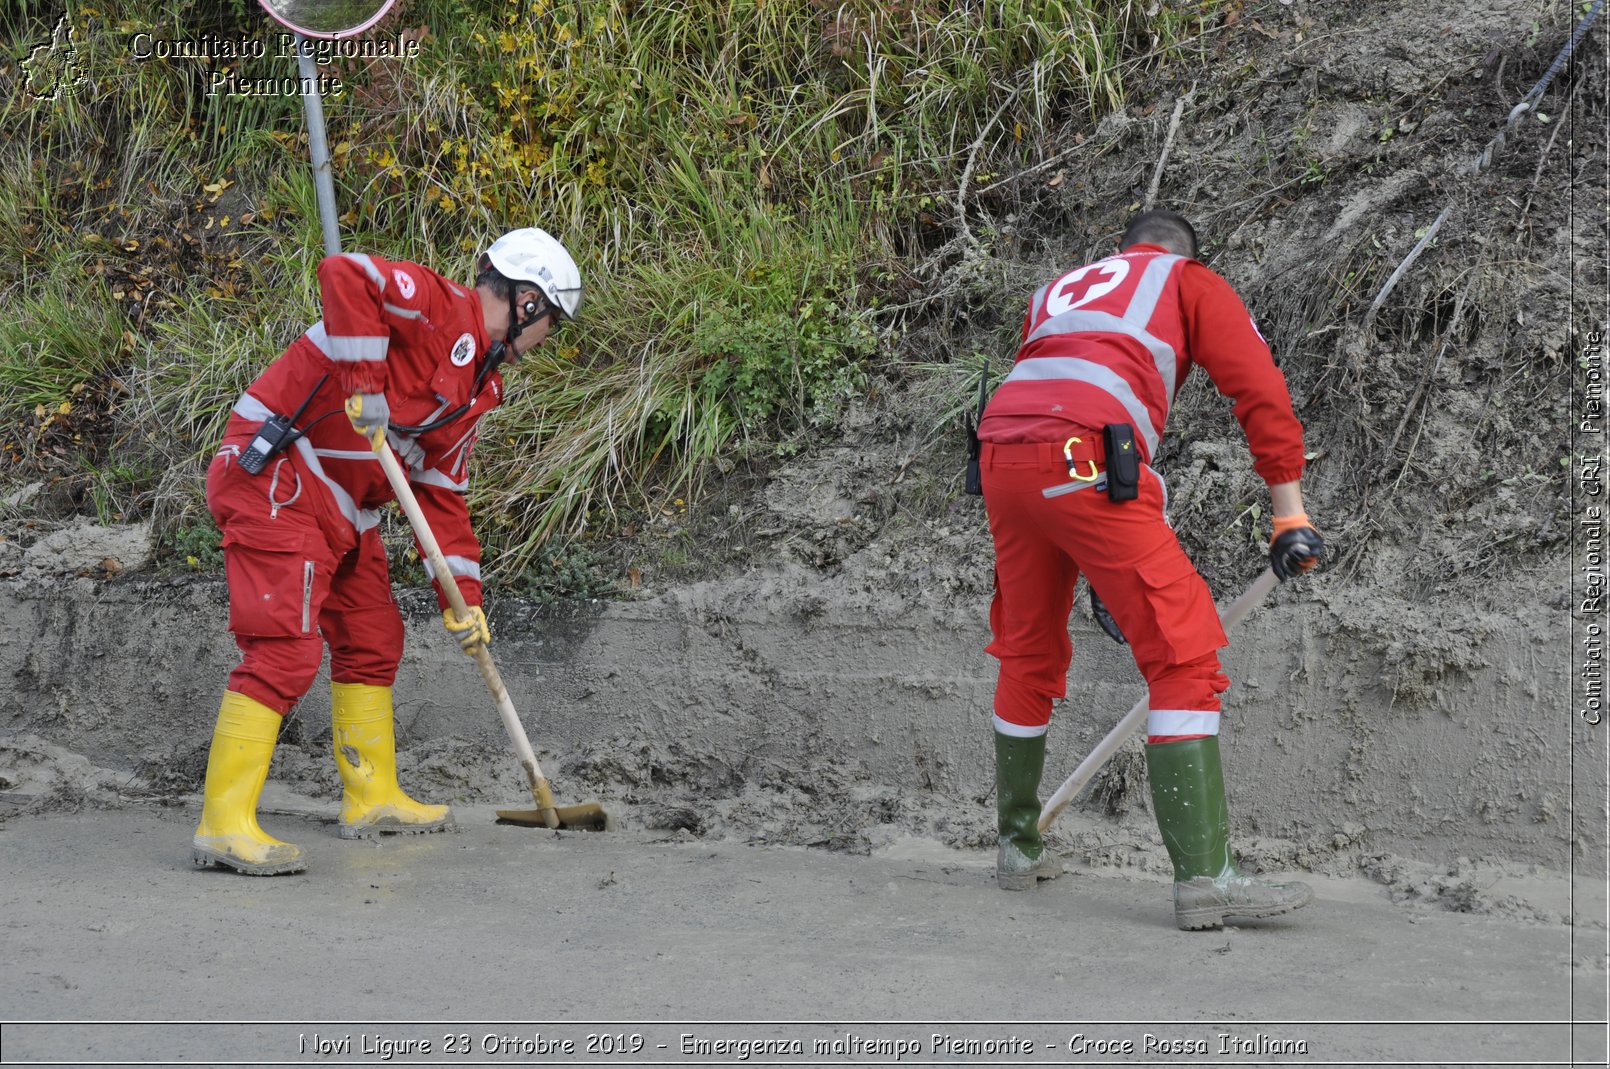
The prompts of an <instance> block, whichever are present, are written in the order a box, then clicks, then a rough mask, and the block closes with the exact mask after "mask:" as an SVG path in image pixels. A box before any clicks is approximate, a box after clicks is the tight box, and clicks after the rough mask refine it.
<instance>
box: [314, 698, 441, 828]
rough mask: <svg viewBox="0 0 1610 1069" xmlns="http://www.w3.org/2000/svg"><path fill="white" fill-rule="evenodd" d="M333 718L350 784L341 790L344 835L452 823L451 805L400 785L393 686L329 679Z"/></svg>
mask: <svg viewBox="0 0 1610 1069" xmlns="http://www.w3.org/2000/svg"><path fill="white" fill-rule="evenodd" d="M330 723H331V727H332V729H333V731H332V734H333V736H334V744H335V764H336V767H337V768H339V769H340V770H341V783H342V785H343V786H344V787H345V788H346V790H345V791H344V792H343V794H342V796H341V825H340V832H341V838H343V839H363V838H367V837H368V836H371V835H376V834H399V833H400V834H409V833H419V832H428V831H442V830H444V829H446V828H451V827H452V826H453V811H452V810H451V809H449V808H448V807H447V806H445V805H423V804H421V803H419V802H416V801H414V800H413V799H412V798H410V797H408V796H407V795H406V794H404V793H403V790H402V788H401V787H399V786H398V785H397V734H396V728H395V726H394V724H393V722H392V715H391V688H390V687H375V686H371V685H369V684H367V683H331V684H330Z"/></svg>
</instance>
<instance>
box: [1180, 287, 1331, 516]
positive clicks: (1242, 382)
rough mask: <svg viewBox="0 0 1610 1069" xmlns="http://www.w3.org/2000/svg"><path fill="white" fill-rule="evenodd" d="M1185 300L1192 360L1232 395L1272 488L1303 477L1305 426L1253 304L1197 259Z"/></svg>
mask: <svg viewBox="0 0 1610 1069" xmlns="http://www.w3.org/2000/svg"><path fill="white" fill-rule="evenodd" d="M1180 302H1181V305H1182V308H1183V311H1184V313H1185V329H1186V339H1187V345H1188V346H1189V351H1190V354H1191V359H1192V360H1193V361H1194V362H1195V363H1197V364H1200V365H1201V367H1202V370H1203V371H1205V372H1207V375H1208V378H1210V379H1212V380H1213V385H1214V386H1215V387H1216V388H1217V389H1218V391H1219V392H1220V393H1221V394H1223V395H1224V396H1226V397H1228V398H1229V399H1230V402H1231V404H1232V406H1233V409H1234V412H1235V418H1236V420H1237V421H1238V422H1239V423H1240V424H1241V429H1242V431H1243V432H1245V434H1246V436H1247V445H1248V447H1249V448H1250V449H1251V450H1252V461H1253V468H1254V469H1256V470H1257V472H1258V474H1259V475H1260V476H1261V477H1262V478H1263V481H1264V482H1266V483H1268V484H1269V485H1271V486H1275V485H1278V484H1280V483H1289V482H1292V481H1294V480H1296V479H1300V478H1302V474H1303V425H1302V424H1301V423H1300V422H1298V420H1297V415H1296V413H1295V412H1294V411H1293V410H1292V406H1291V391H1290V390H1288V389H1287V388H1286V377H1285V376H1284V375H1282V374H1281V373H1280V369H1279V368H1277V367H1276V366H1275V361H1274V357H1273V355H1271V354H1270V352H1269V345H1268V343H1267V342H1265V341H1264V340H1263V335H1261V334H1259V333H1258V328H1257V327H1256V326H1254V325H1253V322H1252V316H1251V315H1250V314H1249V313H1248V312H1247V306H1246V305H1244V304H1242V303H1241V298H1240V297H1238V296H1236V293H1235V290H1233V289H1231V288H1230V284H1229V283H1228V282H1226V281H1225V280H1224V279H1222V278H1220V277H1219V276H1218V275H1217V274H1215V273H1214V272H1213V271H1212V270H1211V269H1210V268H1208V267H1205V266H1203V265H1202V264H1199V263H1195V262H1192V263H1188V264H1186V265H1185V267H1184V269H1183V270H1182V272H1181V274H1180Z"/></svg>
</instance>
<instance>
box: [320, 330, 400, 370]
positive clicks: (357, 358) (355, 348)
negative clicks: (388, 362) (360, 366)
mask: <svg viewBox="0 0 1610 1069" xmlns="http://www.w3.org/2000/svg"><path fill="white" fill-rule="evenodd" d="M389 344H391V339H390V338H389V337H385V336H381V337H378V338H377V337H368V336H363V335H356V336H347V335H341V334H337V335H335V336H333V337H331V338H330V352H329V357H330V359H331V360H339V361H341V362H342V363H344V364H355V363H359V362H361V361H365V360H384V359H385V358H386V346H388V345H389Z"/></svg>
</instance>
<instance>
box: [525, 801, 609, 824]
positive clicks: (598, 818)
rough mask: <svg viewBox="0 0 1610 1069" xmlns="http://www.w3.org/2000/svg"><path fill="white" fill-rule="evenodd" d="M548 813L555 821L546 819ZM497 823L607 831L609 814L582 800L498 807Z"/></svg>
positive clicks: (595, 804)
mask: <svg viewBox="0 0 1610 1069" xmlns="http://www.w3.org/2000/svg"><path fill="white" fill-rule="evenodd" d="M549 814H552V815H553V816H554V817H555V818H556V819H557V823H551V822H550V821H549V820H548V819H547V817H548V816H549ZM498 823H499V824H518V825H520V826H522V827H527V828H554V829H556V830H559V831H608V830H609V815H608V814H607V813H605V812H604V807H603V806H601V805H599V804H598V803H597V802H584V803H583V804H581V805H556V806H554V807H553V808H552V809H499V810H498Z"/></svg>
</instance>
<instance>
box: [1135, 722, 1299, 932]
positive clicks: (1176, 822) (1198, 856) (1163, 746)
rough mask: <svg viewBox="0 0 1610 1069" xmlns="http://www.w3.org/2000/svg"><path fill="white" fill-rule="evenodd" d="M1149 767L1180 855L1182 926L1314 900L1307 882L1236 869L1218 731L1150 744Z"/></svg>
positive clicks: (1167, 831) (1168, 840) (1160, 816)
mask: <svg viewBox="0 0 1610 1069" xmlns="http://www.w3.org/2000/svg"><path fill="white" fill-rule="evenodd" d="M1146 771H1147V776H1148V778H1149V779H1150V780H1151V786H1152V810H1153V812H1155V813H1156V814H1157V829H1158V830H1159V831H1161V832H1162V833H1163V845H1164V846H1165V847H1167V848H1168V856H1169V860H1171V861H1173V862H1174V920H1175V922H1176V923H1177V924H1178V925H1179V926H1180V927H1181V928H1183V929H1185V930H1186V931H1193V930H1195V929H1198V928H1219V927H1222V926H1223V925H1224V921H1225V918H1226V917H1273V916H1276V915H1278V914H1281V913H1289V912H1291V911H1292V910H1294V909H1299V908H1301V907H1302V906H1306V905H1307V904H1308V903H1309V902H1311V901H1312V900H1313V897H1314V892H1313V891H1312V890H1311V889H1309V887H1308V885H1307V884H1302V883H1274V882H1272V881H1269V880H1260V879H1257V878H1255V877H1252V876H1243V875H1242V874H1241V873H1240V872H1238V871H1237V870H1236V867H1235V859H1234V858H1232V857H1231V856H1230V812H1229V809H1228V808H1227V807H1226V806H1225V803H1224V767H1223V765H1222V764H1221V763H1220V761H1219V739H1218V736H1216V735H1209V736H1207V737H1206V738H1201V739H1186V740H1184V741H1182V742H1162V743H1156V744H1154V745H1148V746H1147V747H1146Z"/></svg>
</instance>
